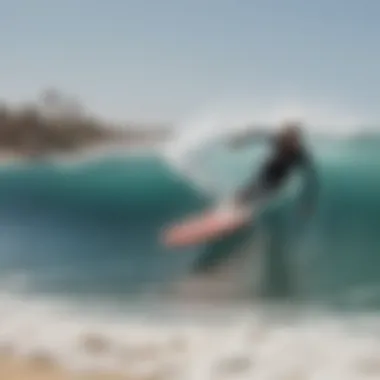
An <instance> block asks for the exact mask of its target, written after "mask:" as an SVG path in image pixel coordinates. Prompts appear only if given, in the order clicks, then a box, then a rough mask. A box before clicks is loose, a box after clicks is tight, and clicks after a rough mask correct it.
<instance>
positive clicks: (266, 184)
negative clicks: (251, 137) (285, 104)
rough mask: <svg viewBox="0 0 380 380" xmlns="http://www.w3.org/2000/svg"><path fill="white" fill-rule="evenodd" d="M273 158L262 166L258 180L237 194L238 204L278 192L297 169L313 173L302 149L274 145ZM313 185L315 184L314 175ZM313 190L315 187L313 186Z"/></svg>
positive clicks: (309, 161)
mask: <svg viewBox="0 0 380 380" xmlns="http://www.w3.org/2000/svg"><path fill="white" fill-rule="evenodd" d="M276 145H277V146H276V149H275V152H274V154H273V156H272V157H271V158H270V159H269V160H268V161H267V162H266V163H265V164H264V167H263V168H262V170H261V172H260V174H259V178H258V179H254V180H251V181H250V182H249V183H248V185H247V186H246V187H245V188H243V189H242V191H240V192H239V193H238V196H237V200H238V201H239V202H250V201H253V200H255V199H257V198H260V197H263V196H264V197H265V196H267V195H269V194H270V193H272V192H274V191H276V190H278V189H279V188H280V187H281V185H282V184H283V183H284V181H285V180H286V179H287V178H288V176H289V175H290V174H291V171H292V170H293V169H295V168H297V167H302V168H305V169H307V170H308V172H309V173H314V168H313V165H312V160H311V159H310V157H309V155H308V154H307V153H306V152H305V150H304V149H303V148H301V147H300V148H295V149H287V148H286V147H282V146H281V145H279V144H276ZM313 177H314V178H313V179H314V181H313V184H314V185H315V184H316V181H315V175H314V176H313ZM313 187H314V188H315V186H313Z"/></svg>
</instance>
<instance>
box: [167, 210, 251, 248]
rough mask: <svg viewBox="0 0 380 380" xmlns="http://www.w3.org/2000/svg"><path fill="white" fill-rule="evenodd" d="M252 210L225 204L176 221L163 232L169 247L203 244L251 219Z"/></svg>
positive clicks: (234, 229) (232, 230)
mask: <svg viewBox="0 0 380 380" xmlns="http://www.w3.org/2000/svg"><path fill="white" fill-rule="evenodd" d="M251 217H252V210H250V209H249V208H243V207H238V206H236V205H234V204H230V205H227V206H226V205H223V206H221V207H217V208H215V209H212V210H209V211H207V212H205V213H202V214H199V215H195V216H192V217H191V218H188V219H185V220H184V221H182V222H178V223H174V225H173V226H170V227H169V228H167V229H166V230H165V231H164V232H163V241H164V244H165V245H166V246H168V247H185V246H189V245H196V244H202V243H205V242H208V241H211V240H213V239H216V238H220V237H221V236H223V235H227V234H231V233H232V232H234V231H236V230H237V229H239V228H240V227H242V226H244V225H245V224H246V223H248V222H249V221H250V220H251Z"/></svg>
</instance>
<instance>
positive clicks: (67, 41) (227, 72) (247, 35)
mask: <svg viewBox="0 0 380 380" xmlns="http://www.w3.org/2000/svg"><path fill="white" fill-rule="evenodd" d="M379 19H380V1H378V0H372V1H370V0H360V1H359V0H355V1H354V0H317V1H312V0H171V1H169V0H150V1H148V0H107V1H105V0H97V1H95V0H0V46H1V53H2V54H1V58H0V83H1V86H0V98H1V99H3V100H6V101H10V102H20V101H26V100H33V99H36V98H37V97H38V95H39V94H40V93H41V91H42V90H43V89H45V88H48V87H56V88H58V89H60V90H62V91H63V92H65V93H68V94H70V95H74V96H77V97H78V98H79V99H80V100H81V101H82V102H83V103H84V104H85V105H87V106H88V107H89V108H90V109H91V110H93V112H95V113H97V114H99V115H102V116H104V117H107V118H111V119H115V120H135V121H148V122H150V121H157V122H161V121H173V122H176V123H178V122H179V121H180V120H183V119H184V118H187V117H189V116H190V115H193V114H196V113H197V112H208V110H211V109H212V110H214V112H217V111H215V110H225V109H226V108H228V107H231V108H234V107H235V109H240V110H241V111H242V110H243V108H244V109H245V112H254V110H256V111H257V112H259V111H263V110H264V109H266V110H267V112H269V111H268V110H269V109H273V107H274V108H276V107H277V108H276V109H282V110H284V109H291V110H297V109H298V110H300V109H308V112H309V114H310V115H309V116H310V117H318V115H322V114H323V115H325V116H326V117H329V116H331V117H333V118H334V117H335V118H336V119H339V118H343V119H344V120H348V121H350V120H363V119H365V120H371V121H376V120H380V107H379V105H380V43H379V37H380V22H379ZM239 107H240V108H239ZM271 107H272V108H271ZM242 112H243V111H242ZM295 112H296V111H295ZM300 112H301V111H300ZM306 113H307V112H306ZM306 117H307V115H306Z"/></svg>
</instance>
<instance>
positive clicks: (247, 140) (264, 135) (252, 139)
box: [227, 128, 273, 149]
mask: <svg viewBox="0 0 380 380" xmlns="http://www.w3.org/2000/svg"><path fill="white" fill-rule="evenodd" d="M272 138H273V134H272V133H270V132H268V131H267V130H265V129H264V128H260V129H251V130H246V131H242V132H240V133H238V134H237V135H236V136H232V137H229V138H228V141H227V144H228V146H229V147H230V148H233V149H239V148H244V147H246V146H247V145H250V144H252V143H256V142H259V141H263V140H264V141H267V140H271V139H272Z"/></svg>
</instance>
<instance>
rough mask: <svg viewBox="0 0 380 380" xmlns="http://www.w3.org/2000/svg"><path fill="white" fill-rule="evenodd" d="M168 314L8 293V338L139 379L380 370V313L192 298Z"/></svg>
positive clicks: (335, 379)
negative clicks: (207, 304) (279, 308)
mask: <svg viewBox="0 0 380 380" xmlns="http://www.w3.org/2000/svg"><path fill="white" fill-rule="evenodd" d="M148 315H149V318H147V317H148ZM184 316H186V318H184ZM271 316H272V317H271ZM144 317H145V318H144ZM164 319H165V320H166V323H165V322H163V321H162V320H161V321H160V320H155V318H154V316H153V315H152V310H151V311H150V312H149V311H147V312H146V314H142V315H140V316H139V315H138V314H136V315H135V316H134V317H133V316H132V315H129V316H128V315H121V314H114V315H109V314H108V313H105V312H104V313H99V312H97V313H93V312H87V313H85V312H83V313H79V312H78V310H76V311H75V312H74V310H73V309H72V308H69V307H68V306H63V305H62V304H61V305H60V306H59V305H58V304H57V303H56V304H54V303H52V302H48V301H46V300H45V301H42V300H40V301H37V300H34V301H32V300H30V299H27V298H25V297H21V296H18V297H15V296H14V295H13V296H11V295H9V294H7V293H3V294H2V295H1V297H0V347H1V348H2V349H3V351H4V352H9V351H11V352H13V353H15V354H17V355H21V356H23V357H26V358H30V359H33V358H34V359H41V358H42V359H44V360H51V361H53V362H55V363H57V364H59V365H62V366H64V367H65V368H67V369H68V370H73V371H80V372H82V371H85V372H86V371H91V372H92V371H102V372H103V371H106V372H108V371H118V372H121V373H125V374H127V375H129V376H133V378H134V379H136V380H137V379H146V378H147V377H149V378H150V376H152V377H153V378H164V379H167V380H169V379H173V380H174V379H175V380H181V379H186V380H199V379H207V380H208V379H221V380H222V379H241V380H245V379H247V380H248V379H258V380H287V379H289V380H294V379H311V380H319V379H320V380H329V379H331V380H353V379H358V380H359V379H360V380H362V379H372V380H375V379H379V378H380V319H379V317H378V316H368V317H366V318H364V317H358V316H352V317H349V318H348V317H347V318H343V316H340V317H338V316H332V315H330V316H323V315H321V314H319V315H317V314H313V313H311V312H309V313H304V314H298V313H297V312H293V313H292V314H291V315H286V314H284V315H280V314H277V316H276V314H275V313H274V311H272V314H270V313H269V314H268V313H263V309H261V310H260V308H255V307H253V306H252V307H244V308H237V307H236V308H235V310H233V311H232V309H231V310H229V312H228V309H225V310H223V309H217V308H215V309H214V310H213V309H212V308H210V309H209V310H208V313H206V312H205V310H203V312H198V313H195V310H192V308H190V307H187V310H186V309H185V310H183V315H182V317H181V316H180V315H177V317H175V314H174V313H173V315H172V317H170V318H164ZM160 376H162V377H160Z"/></svg>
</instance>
